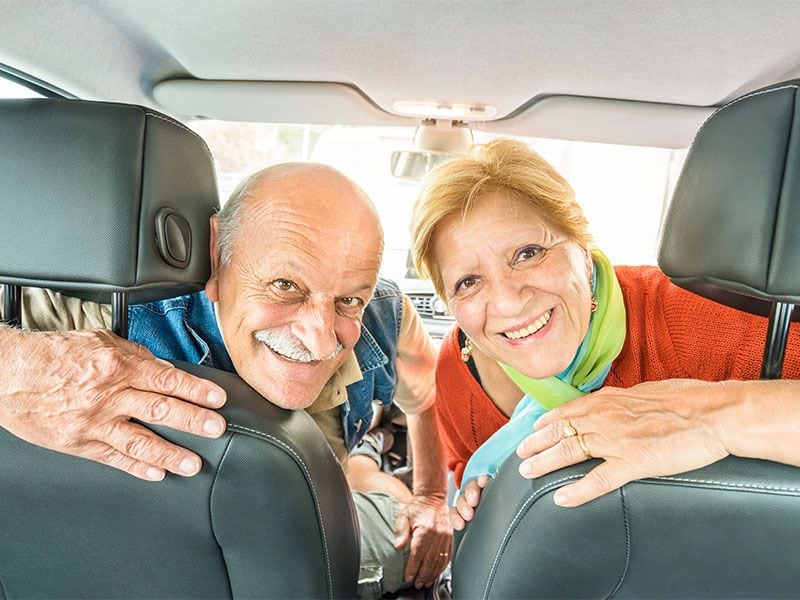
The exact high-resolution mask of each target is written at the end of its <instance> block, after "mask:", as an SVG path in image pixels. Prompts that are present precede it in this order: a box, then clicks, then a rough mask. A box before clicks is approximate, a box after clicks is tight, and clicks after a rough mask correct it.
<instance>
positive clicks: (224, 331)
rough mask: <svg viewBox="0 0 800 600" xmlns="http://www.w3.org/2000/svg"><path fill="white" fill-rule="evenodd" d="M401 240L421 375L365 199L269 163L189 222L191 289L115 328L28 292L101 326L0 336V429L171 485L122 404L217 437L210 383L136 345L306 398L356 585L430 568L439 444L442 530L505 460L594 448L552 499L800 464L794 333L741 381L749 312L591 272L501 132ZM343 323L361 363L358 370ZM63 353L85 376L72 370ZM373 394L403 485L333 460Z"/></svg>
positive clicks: (289, 401) (70, 303) (596, 256)
mask: <svg viewBox="0 0 800 600" xmlns="http://www.w3.org/2000/svg"><path fill="white" fill-rule="evenodd" d="M412 238H413V239H412V244H413V253H414V259H415V262H416V265H417V267H418V269H419V271H420V272H421V273H423V274H425V275H426V276H428V277H429V278H430V279H431V280H432V281H433V284H434V286H435V287H436V290H437V292H438V293H439V294H440V295H441V297H442V298H444V299H445V301H446V302H447V304H448V306H449V308H450V311H451V312H452V314H453V315H454V317H455V318H456V321H457V326H456V327H454V329H453V330H452V331H451V332H450V334H448V336H447V338H446V339H445V340H444V343H443V345H442V348H441V352H440V355H439V357H438V366H437V367H436V369H435V372H436V374H435V386H434V365H435V363H436V360H437V359H436V355H435V351H434V350H433V348H432V344H431V342H430V339H429V338H428V337H427V334H426V333H425V332H424V330H423V329H422V327H421V325H420V321H419V318H418V317H417V315H416V313H415V312H414V310H413V308H412V307H411V306H410V303H409V302H408V299H407V298H405V297H404V296H403V295H402V294H401V293H400V292H399V291H398V290H397V288H396V287H395V286H394V285H393V284H391V283H390V282H387V281H383V280H379V279H378V269H379V266H380V262H381V253H382V233H381V228H380V224H379V221H378V218H377V215H376V213H375V210H374V208H373V207H372V205H371V204H370V202H369V200H368V199H367V198H366V196H365V195H364V193H363V192H362V191H361V190H360V189H359V188H358V187H357V186H356V185H355V184H353V183H352V182H351V181H349V180H348V179H346V178H345V177H344V176H343V175H341V174H340V173H338V172H336V171H335V170H333V169H330V168H328V167H324V166H321V165H313V164H287V165H279V166H276V167H271V168H268V169H265V170H263V171H261V172H259V173H256V174H255V175H253V176H251V177H250V178H248V179H246V180H245V181H244V182H242V184H240V186H239V187H238V188H237V190H236V191H235V192H234V193H233V195H232V197H231V199H230V201H229V202H228V203H227V204H226V206H225V208H224V209H223V211H222V212H221V213H220V214H219V215H217V216H214V217H212V221H211V256H212V275H211V278H210V280H209V282H208V284H207V286H206V290H205V292H204V293H203V292H200V293H197V294H193V295H191V296H186V297H182V298H178V299H170V300H167V301H162V302H156V303H151V304H148V305H138V306H134V307H131V313H130V330H131V340H132V341H130V342H128V341H124V340H121V339H118V338H116V337H114V336H113V335H112V334H110V333H108V332H107V331H106V330H104V329H102V328H103V327H107V326H108V322H109V321H110V314H109V311H108V308H107V307H104V306H99V305H90V304H88V303H85V302H80V301H77V300H73V299H69V298H64V297H61V296H59V295H57V294H52V293H49V292H38V293H36V292H33V291H30V292H28V296H26V313H25V321H26V325H27V326H28V327H29V328H30V329H65V328H75V327H97V328H101V329H92V330H88V331H72V332H45V331H39V332H31V331H18V330H11V329H8V328H2V329H0V356H3V357H4V358H3V372H4V373H8V374H9V375H8V376H6V377H5V378H4V380H3V381H2V382H0V426H2V427H4V428H6V429H8V430H9V431H10V432H12V433H14V434H16V435H18V436H19V437H21V438H23V439H26V440H28V441H30V442H33V443H36V444H39V445H42V446H46V447H49V448H52V449H55V450H59V451H62V452H67V453H70V454H75V455H78V456H83V457H86V458H90V459H93V460H98V461H101V462H104V463H106V464H109V465H111V466H113V467H117V468H120V469H123V470H125V471H127V472H129V473H131V474H133V475H135V476H137V477H141V478H144V479H150V480H160V479H162V478H163V477H164V474H165V472H166V471H169V472H171V473H175V474H179V475H186V476H191V475H193V474H195V473H196V472H197V471H198V470H199V469H200V459H199V457H197V456H195V455H194V454H192V453H190V452H188V451H187V450H185V449H182V448H179V447H176V446H173V445H171V444H169V443H167V442H166V441H164V440H163V439H161V438H159V437H158V436H156V435H155V434H154V433H152V432H151V431H149V430H148V429H145V428H143V427H140V426H138V425H135V424H133V423H131V422H130V421H129V419H130V418H131V417H134V418H136V419H138V420H141V421H144V422H149V423H160V424H164V425H167V426H170V427H174V428H176V429H181V430H184V431H189V432H192V433H196V434H198V435H205V436H208V437H216V436H219V435H221V434H222V432H223V430H224V427H225V423H224V421H223V419H222V418H221V417H220V416H219V415H218V414H217V413H216V412H214V411H213V409H214V408H217V407H219V406H220V405H221V404H222V403H224V400H225V398H224V392H223V391H222V390H220V389H219V388H217V387H216V386H215V385H214V384H212V383H210V382H207V381H204V380H200V379H197V378H195V377H193V376H191V375H189V374H186V373H183V372H181V371H178V370H177V369H174V368H173V367H171V366H170V365H169V364H167V363H165V362H163V361H160V360H159V358H168V359H180V360H187V361H192V362H199V363H203V364H208V365H211V366H215V367H217V368H221V369H226V370H230V371H235V372H237V373H238V374H239V375H240V376H241V377H242V378H244V379H245V380H246V381H247V382H248V383H249V384H250V385H251V386H252V387H254V388H255V389H256V390H257V391H259V392H260V393H261V394H262V395H263V396H264V397H266V398H269V399H270V400H271V401H272V402H274V403H276V404H278V405H279V406H282V407H284V408H289V409H306V410H308V411H309V413H311V415H312V417H314V418H315V420H316V421H317V423H318V424H319V426H320V428H321V429H322V431H323V433H324V434H325V435H326V438H327V439H328V441H329V443H330V444H331V446H332V447H333V449H334V452H336V454H337V456H338V457H339V458H340V461H341V462H342V465H343V466H344V467H347V466H348V462H349V463H350V469H348V481H349V483H350V485H351V488H352V489H353V491H354V500H355V504H356V508H357V512H358V514H359V520H360V523H361V529H362V569H361V579H362V586H361V587H360V588H359V590H360V593H361V594H362V595H365V596H366V595H370V594H375V595H379V594H381V593H386V592H391V591H395V590H396V589H398V588H399V587H402V586H403V585H410V584H414V585H416V586H417V587H420V586H427V585H430V584H431V583H433V581H434V580H435V578H436V576H437V575H438V574H439V573H440V572H441V570H442V569H443V568H444V567H445V566H446V563H447V561H448V559H449V549H450V535H451V531H450V524H449V523H448V522H447V518H446V513H447V507H446V500H445V486H446V484H445V474H446V469H445V453H446V455H447V457H446V461H447V466H448V467H449V468H450V469H451V470H452V471H454V473H455V477H456V481H457V483H458V484H459V485H460V486H461V488H462V489H461V492H462V493H460V494H459V496H458V498H457V500H456V503H455V506H454V507H453V508H452V509H451V510H450V521H451V522H452V525H453V526H454V527H456V528H457V529H461V528H463V527H464V525H465V523H466V522H467V521H469V520H470V519H471V518H472V517H473V515H474V512H475V508H476V507H477V506H478V503H479V501H480V495H481V491H482V489H483V488H484V487H485V486H486V484H487V483H488V481H489V480H490V479H491V477H492V476H493V475H494V474H495V473H496V471H497V469H498V467H499V465H500V464H501V463H502V462H503V460H504V459H505V458H506V457H507V456H508V455H509V454H510V453H511V452H514V451H516V452H517V453H518V454H519V455H520V456H521V457H522V458H524V459H525V460H524V461H523V462H522V464H521V467H520V474H521V476H523V477H528V478H534V477H539V476H541V475H544V474H545V473H547V472H550V471H553V470H555V469H559V468H562V467H564V466H567V465H569V464H573V463H576V462H580V461H583V460H586V459H587V458H591V457H597V458H602V459H604V461H603V462H601V463H600V464H599V465H598V466H596V467H595V468H594V469H593V470H591V471H590V472H589V473H588V474H587V475H586V476H585V477H584V478H582V479H581V480H579V481H577V482H575V483H572V484H570V485H568V486H565V487H563V488H561V489H560V490H559V491H558V492H557V493H556V495H555V501H556V502H557V503H558V504H560V505H562V506H577V505H579V504H582V503H584V502H587V501H589V500H591V499H593V498H596V497H597V496H599V495H601V494H603V493H606V492H609V491H611V490H613V489H616V488H618V487H619V486H621V485H623V484H624V483H626V482H628V481H631V480H633V479H637V478H641V477H647V476H654V475H665V474H673V473H679V472H683V471H687V470H690V469H693V468H697V467H701V466H703V465H706V464H709V463H711V462H714V461H716V460H719V459H720V458H723V457H724V456H726V455H728V454H736V455H739V456H748V457H758V458H765V459H770V460H776V461H780V462H785V463H789V464H796V465H800V451H798V449H797V448H796V447H794V446H782V447H780V448H778V447H775V445H773V444H771V443H770V439H774V433H775V432H776V431H777V432H782V433H786V434H787V436H790V435H791V433H792V430H793V428H794V427H795V425H794V424H795V423H797V422H800V418H798V417H800V415H798V414H797V413H798V411H800V408H798V406H800V404H799V403H798V402H797V399H798V397H799V396H800V388H799V387H798V383H797V382H796V381H792V380H791V379H794V378H798V377H800V352H798V350H800V339H798V335H800V334H798V331H797V329H795V328H794V326H793V328H792V330H791V332H790V335H789V351H788V354H787V359H786V365H785V368H784V374H785V376H786V377H788V378H789V379H788V380H782V381H770V382H765V381H755V380H756V379H757V377H758V371H757V365H758V364H759V359H760V355H761V346H760V345H759V344H760V343H759V342H758V339H759V338H758V337H757V336H749V335H746V332H748V331H752V330H753V329H754V328H755V329H756V330H759V331H763V330H764V329H765V319H762V318H760V317H754V316H750V315H746V314H744V313H741V312H738V311H735V310H733V309H728V308H726V307H723V306H719V305H717V304H714V303H712V302H710V301H707V300H705V299H702V298H700V297H697V296H694V295H692V294H691V293H689V292H686V291H683V290H681V289H679V288H676V287H675V286H673V285H672V284H671V283H670V282H669V281H668V280H667V279H666V278H665V276H664V275H663V274H662V273H661V272H660V271H659V270H658V269H656V268H654V267H616V268H615V267H612V266H611V265H610V264H609V262H608V259H607V258H606V257H605V255H604V254H603V253H602V252H601V251H600V250H599V249H598V248H596V247H595V246H594V245H593V243H592V240H591V236H590V234H589V233H588V229H587V222H586V219H585V217H584V215H583V212H582V210H581V208H580V206H579V205H578V203H577V202H576V200H575V196H574V193H573V191H572V189H571V188H570V186H569V184H568V183H567V182H566V181H565V180H564V179H563V178H562V177H561V176H560V175H559V174H558V173H557V172H556V171H555V170H554V169H553V167H552V166H551V165H549V164H548V163H547V162H546V161H544V160H543V159H542V158H541V157H540V156H539V155H538V154H536V153H535V152H534V151H533V150H531V149H530V148H528V147H527V146H525V145H524V144H521V143H519V142H514V141H510V140H498V141H495V142H492V143H490V144H488V145H485V146H477V147H475V148H473V149H472V150H471V151H470V153H469V154H468V155H467V156H464V157H459V158H454V159H452V160H450V161H448V162H446V163H444V164H442V165H441V166H439V167H438V168H437V169H435V170H434V171H433V172H431V174H430V175H429V177H428V178H427V180H426V182H425V184H424V185H423V189H422V192H421V195H420V197H419V199H418V201H417V203H416V205H415V208H414V216H413V222H412ZM65 315H66V316H65ZM366 338H370V339H371V340H374V341H375V342H377V345H378V346H379V347H380V349H381V352H382V353H383V354H384V355H385V356H386V357H387V359H388V362H387V363H386V366H385V368H382V369H377V370H375V369H370V368H369V366H368V364H367V363H366V361H365V360H364V357H365V353H366V352H367V350H368V348H372V346H370V345H368V344H366V343H365V342H364V340H365V339H366ZM137 341H138V342H139V343H141V344H142V345H144V346H147V347H148V348H149V350H146V349H144V348H143V347H142V346H140V345H138V344H136V343H134V342H137ZM654 345H655V346H654ZM654 348H657V349H658V351H657V352H654V350H653V349H654ZM66 356H69V357H70V358H69V360H65V359H64V357H66ZM701 359H702V360H701ZM51 363H54V364H59V365H60V368H58V369H52V368H47V367H48V365H50V364H51ZM87 364H88V365H92V371H91V375H92V376H91V377H86V373H85V368H84V367H81V368H78V367H77V366H76V365H87ZM373 399H379V400H381V401H382V402H384V403H387V404H388V403H390V402H391V401H392V400H394V401H395V402H396V404H397V405H398V406H399V407H400V409H401V410H403V411H404V412H405V413H406V414H407V419H408V429H409V438H410V441H411V446H412V449H413V453H414V457H415V461H414V482H413V490H409V489H408V488H406V487H405V486H404V484H402V483H401V482H399V480H397V479H394V478H392V477H390V476H389V475H386V474H384V473H382V472H380V471H379V469H377V466H375V465H374V464H370V463H369V461H370V460H371V459H367V460H366V461H365V460H362V459H364V458H365V457H363V456H352V457H351V459H350V460H349V461H348V459H347V456H348V451H351V450H353V448H354V447H355V446H356V444H357V443H358V442H359V440H360V439H361V438H362V437H363V435H364V433H365V432H366V430H367V429H368V420H369V416H370V414H371V410H370V405H371V402H372V400H373ZM345 406H347V407H348V408H349V410H345V408H344V407H345ZM437 418H438V427H437ZM765 423H766V425H765ZM765 427H768V428H770V430H771V431H772V432H773V436H771V437H767V436H764V435H763V431H764V428H765ZM437 431H438V432H439V433H438V434H437ZM610 432H613V436H612V435H610ZM440 435H441V438H442V439H443V441H444V446H445V449H443V448H442V445H441V444H440V442H439V440H440ZM134 441H135V442H136V443H133V442H134Z"/></svg>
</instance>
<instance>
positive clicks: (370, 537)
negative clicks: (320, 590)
mask: <svg viewBox="0 0 800 600" xmlns="http://www.w3.org/2000/svg"><path fill="white" fill-rule="evenodd" d="M353 502H354V504H355V507H356V513H357V514H358V525H359V528H360V529H361V566H360V568H359V573H358V595H359V597H360V598H364V599H369V600H373V599H377V598H380V597H381V596H383V595H384V594H387V593H393V592H396V591H397V590H398V589H400V588H402V587H404V586H405V585H406V582H405V581H403V571H404V570H405V567H406V561H407V560H408V544H407V545H406V546H405V547H404V548H400V549H399V550H398V549H397V548H395V547H394V524H395V521H396V520H397V513H398V512H399V511H400V503H399V502H397V500H395V499H394V498H392V497H391V496H389V495H388V494H384V493H382V492H369V493H366V494H364V493H362V492H353Z"/></svg>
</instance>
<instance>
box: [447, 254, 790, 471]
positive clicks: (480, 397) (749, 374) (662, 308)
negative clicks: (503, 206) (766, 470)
mask: <svg viewBox="0 0 800 600" xmlns="http://www.w3.org/2000/svg"><path fill="white" fill-rule="evenodd" d="M615 271H616V273H617V277H618V278H619V283H620V286H621V287H622V295H623V297H624V299H625V310H626V313H627V326H628V333H627V337H626V339H625V345H624V346H623V347H622V352H620V355H619V356H618V357H617V359H616V360H615V361H614V363H613V364H612V366H611V372H610V373H609V374H608V377H606V381H605V385H611V386H614V387H631V386H633V385H636V384H637V383H642V382H644V381H659V380H662V379H673V378H691V379H703V380H706V381H722V380H726V379H758V377H759V374H760V371H761V359H762V355H763V352H764V342H765V340H766V335H767V319H766V318H763V317H757V316H754V315H750V314H748V313H744V312H741V311H738V310H735V309H732V308H728V307H726V306H723V305H721V304H717V303H716V302H712V301H711V300H707V299H705V298H702V297H700V296H697V295H695V294H692V293H691V292H687V291H686V290H684V289H682V288H679V287H677V286H675V285H673V284H672V283H671V282H670V281H669V280H668V279H667V278H666V276H665V275H664V274H663V273H662V272H661V271H660V270H659V269H658V268H656V267H616V268H615ZM799 325H800V324H798V323H792V325H791V327H790V330H789V341H788V349H787V353H786V359H785V362H784V367H783V377H784V378H787V379H800V326H799ZM460 351H461V349H460V348H459V347H458V328H457V327H454V328H453V329H452V330H451V331H450V332H449V333H448V334H447V336H446V337H445V339H444V341H443V342H442V347H441V350H440V352H439V363H438V367H437V371H436V409H437V413H438V418H439V425H440V428H441V430H442V431H441V433H442V438H443V439H444V440H445V445H446V446H447V451H448V465H449V467H450V469H451V470H452V471H454V473H455V479H456V483H457V485H459V486H460V485H461V476H462V474H463V473H464V466H465V465H466V462H467V460H469V457H470V456H472V453H473V452H475V450H477V449H478V446H480V445H481V444H482V443H483V442H485V441H486V440H487V439H488V438H489V436H491V435H492V434H493V433H494V432H495V431H497V430H498V429H499V428H500V427H502V426H503V425H505V424H506V423H507V422H508V417H506V416H505V415H504V414H503V413H502V412H500V410H499V409H498V408H497V406H495V404H494V403H493V402H492V401H491V400H490V399H489V397H488V396H487V395H486V394H485V393H484V391H483V388H481V386H480V385H479V384H478V382H477V381H476V380H475V378H474V377H473V376H472V374H471V373H470V371H469V368H468V367H467V365H466V363H464V362H463V361H462V360H461V355H460Z"/></svg>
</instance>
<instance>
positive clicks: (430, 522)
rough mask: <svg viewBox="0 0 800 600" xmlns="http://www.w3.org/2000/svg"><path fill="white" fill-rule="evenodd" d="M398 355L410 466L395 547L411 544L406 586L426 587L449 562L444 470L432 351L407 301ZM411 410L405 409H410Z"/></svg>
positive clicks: (399, 398) (400, 402) (450, 532)
mask: <svg viewBox="0 0 800 600" xmlns="http://www.w3.org/2000/svg"><path fill="white" fill-rule="evenodd" d="M403 303H404V304H403V323H402V327H401V331H400V340H399V342H398V351H397V377H398V392H397V404H398V406H400V408H401V409H404V411H405V412H406V413H407V414H406V419H407V424H408V437H409V441H410V443H411V454H412V458H413V464H414V490H413V493H414V499H413V500H412V502H410V503H409V504H407V505H406V506H405V508H404V509H403V510H402V511H401V512H400V515H399V516H398V518H397V523H396V534H397V537H396V539H395V545H396V546H397V547H398V548H399V547H402V546H404V545H405V544H407V543H409V540H410V543H411V547H410V552H409V557H408V563H407V565H406V572H405V578H406V581H411V580H413V581H414V582H415V584H416V586H417V587H422V586H428V585H431V584H432V583H433V582H434V581H435V579H436V577H437V576H438V575H439V573H441V572H442V570H444V568H445V567H446V566H447V563H448V561H449V560H450V549H451V546H452V535H453V530H452V527H451V525H450V521H449V519H448V514H447V466H446V464H445V454H444V448H443V445H442V441H441V439H440V438H439V429H438V426H437V421H436V410H435V407H434V401H435V397H436V386H435V371H436V354H437V353H436V348H435V347H434V346H433V341H432V340H431V339H430V336H429V335H428V333H427V332H426V331H425V328H424V326H423V325H422V321H421V320H420V318H419V316H418V315H417V313H416V311H415V310H414V308H413V305H412V304H411V302H410V301H409V300H408V298H407V297H405V296H404V297H403ZM412 404H413V405H414V406H415V410H407V411H406V410H405V409H407V408H408V407H409V406H410V405H412Z"/></svg>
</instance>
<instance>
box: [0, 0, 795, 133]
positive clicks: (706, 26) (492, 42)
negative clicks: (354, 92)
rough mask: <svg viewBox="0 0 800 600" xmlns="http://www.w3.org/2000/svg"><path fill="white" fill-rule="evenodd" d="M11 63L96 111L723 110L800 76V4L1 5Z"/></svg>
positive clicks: (13, 1)
mask: <svg viewBox="0 0 800 600" xmlns="http://www.w3.org/2000/svg"><path fill="white" fill-rule="evenodd" d="M0 10H1V11H2V15H3V18H2V19H0V62H2V63H5V64H7V65H10V66H12V67H14V68H17V69H19V70H21V71H24V72H27V73H29V74H31V75H34V76H36V77H39V78H41V79H43V80H45V81H48V82H51V83H53V84H55V85H57V86H59V87H61V88H63V89H65V90H67V91H69V92H72V93H74V94H76V95H78V96H81V97H86V98H97V99H107V100H118V101H126V102H136V103H142V104H149V105H151V106H155V107H156V108H163V107H160V106H159V105H158V103H157V102H156V101H155V100H154V98H153V95H152V90H153V88H154V86H155V84H157V83H158V82H159V81H162V80H165V79H176V78H177V79H181V78H184V79H185V78H199V79H216V80H253V81H305V82H340V83H346V84H351V85H353V86H356V87H357V88H359V89H360V90H361V91H362V92H363V93H364V94H365V95H366V96H368V97H369V98H370V99H371V100H372V101H373V102H374V103H376V104H378V105H379V106H381V107H382V108H384V109H385V110H389V111H391V105H392V103H393V102H394V101H395V100H398V99H403V100H438V101H462V102H469V103H483V104H491V105H494V106H496V107H497V110H498V117H503V116H506V115H508V114H510V113H514V112H515V111H519V110H520V108H521V107H524V106H526V105H528V104H530V103H531V102H533V101H534V100H536V99H540V98H542V97H545V96H550V95H575V96H588V97H597V98H611V99H623V100H635V101H645V102H658V103H665V104H678V105H688V106H701V107H709V106H715V105H719V104H721V103H723V102H724V101H726V100H730V99H732V98H734V97H736V96H738V95H740V94H741V93H743V92H746V91H749V90H752V89H756V88H758V87H762V86H764V85H767V84H770V83H773V82H776V81H781V80H785V79H789V78H792V77H796V76H798V75H799V74H800V68H799V66H800V44H798V42H797V40H798V27H797V25H798V24H799V23H800V2H795V1H794V0H792V1H789V0H770V1H769V2H763V0H762V1H751V0H739V1H733V0H728V1H722V0H720V1H717V0H705V1H704V0H675V1H664V2H658V3H657V2H654V1H641V2H640V1H633V0H627V1H626V0H609V1H586V2H578V1H569V0H535V1H520V0H507V1H502V0H484V1H477V0H473V1H465V2H433V1H429V2H422V1H416V2H411V1H402V0H395V1H393V2H386V1H376V0H350V1H347V2H332V1H331V2H321V1H309V0H294V1H280V2H279V1H245V0H227V1H202V0H194V1H192V0H174V1H171V2H157V1H155V0H113V1H103V0H47V1H44V0H0Z"/></svg>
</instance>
